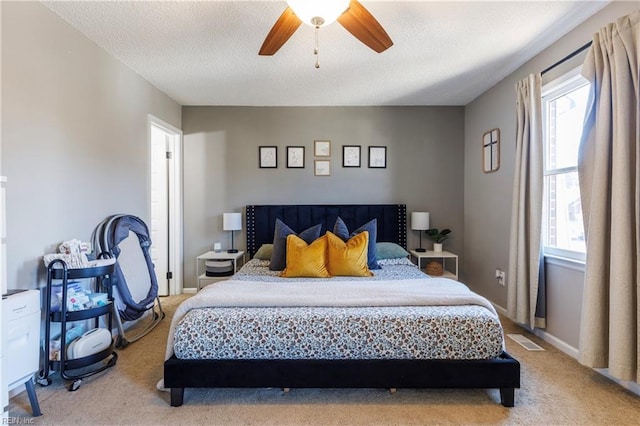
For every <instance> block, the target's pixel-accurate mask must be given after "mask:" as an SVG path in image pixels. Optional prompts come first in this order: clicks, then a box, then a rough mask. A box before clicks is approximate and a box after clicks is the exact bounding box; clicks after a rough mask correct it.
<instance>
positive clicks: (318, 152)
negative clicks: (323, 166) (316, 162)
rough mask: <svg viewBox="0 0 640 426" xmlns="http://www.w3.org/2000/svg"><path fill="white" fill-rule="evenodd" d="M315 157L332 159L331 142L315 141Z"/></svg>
mask: <svg viewBox="0 0 640 426" xmlns="http://www.w3.org/2000/svg"><path fill="white" fill-rule="evenodd" d="M313 155H315V156H316V157H331V141H313Z"/></svg>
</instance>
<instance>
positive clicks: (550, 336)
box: [533, 328, 579, 359]
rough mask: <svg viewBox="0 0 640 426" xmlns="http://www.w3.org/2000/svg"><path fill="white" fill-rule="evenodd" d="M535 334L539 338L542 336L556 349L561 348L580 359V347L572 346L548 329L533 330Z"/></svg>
mask: <svg viewBox="0 0 640 426" xmlns="http://www.w3.org/2000/svg"><path fill="white" fill-rule="evenodd" d="M533 334H535V335H536V336H538V337H539V338H541V339H542V340H544V341H545V342H547V343H549V344H550V345H551V346H554V347H555V348H556V349H559V350H561V351H562V352H564V353H565V354H567V355H569V356H570V357H572V358H575V359H578V354H579V351H578V349H576V348H574V347H573V346H571V345H570V344H568V343H566V342H564V341H562V340H560V339H558V338H557V337H556V336H554V335H553V334H549V333H547V332H546V331H544V330H540V329H538V328H536V329H535V330H533Z"/></svg>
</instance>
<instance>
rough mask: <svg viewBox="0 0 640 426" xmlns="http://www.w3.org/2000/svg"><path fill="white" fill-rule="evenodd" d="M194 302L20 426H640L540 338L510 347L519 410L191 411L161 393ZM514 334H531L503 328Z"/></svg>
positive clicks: (266, 404)
mask: <svg viewBox="0 0 640 426" xmlns="http://www.w3.org/2000/svg"><path fill="white" fill-rule="evenodd" d="M186 297H187V296H185V295H183V296H173V297H168V298H163V308H164V309H165V311H166V312H167V318H166V319H165V320H164V321H163V322H162V323H161V325H160V326H158V327H157V328H156V329H155V330H154V331H153V332H152V333H151V334H149V335H147V336H145V337H144V338H143V339H141V340H139V341H138V342H135V343H132V344H131V345H130V346H128V347H127V348H125V349H121V350H118V354H119V359H118V363H117V365H116V366H115V367H114V368H111V369H108V370H107V371H105V372H103V373H100V374H98V375H95V376H92V377H89V378H86V379H84V380H83V383H82V386H81V387H80V389H78V390H77V391H76V392H68V391H67V390H66V389H65V387H64V386H65V384H66V383H64V381H63V380H61V379H60V377H59V375H58V374H54V375H52V376H51V377H52V379H53V383H52V384H51V385H50V386H48V387H41V386H39V385H36V392H37V394H38V398H39V400H40V406H41V409H42V413H43V415H42V416H41V417H38V418H35V419H31V418H30V414H31V408H30V405H29V400H28V398H27V395H26V392H23V393H21V394H19V395H17V396H15V397H14V398H12V399H11V401H10V405H9V416H10V419H9V421H10V422H11V423H12V424H30V423H31V421H32V420H34V422H33V423H34V424H42V425H45V424H52V425H75V424H77V425H88V424H96V425H116V424H122V425H128V424H148V425H160V424H167V425H177V424H179V425H191V424H194V425H197V424H214V425H257V424H281V425H409V424H414V425H417V424H531V425H551V424H553V425H560V424H566V425H623V424H629V425H631V424H635V425H637V424H640V397H638V396H637V395H634V394H633V393H631V392H629V391H627V390H625V389H624V388H622V387H621V386H619V385H617V384H615V383H613V382H611V381H609V380H607V379H606V378H604V377H602V376H601V375H600V374H598V373H596V372H594V371H592V370H590V369H588V368H585V367H582V366H580V365H579V364H578V363H577V362H576V361H575V360H573V359H572V358H571V357H569V356H567V355H565V354H563V353H561V352H559V351H558V350H556V349H555V348H553V347H551V346H549V345H548V344H546V343H545V342H543V341H541V340H539V339H538V338H536V337H535V336H532V335H530V334H527V336H528V337H529V338H530V339H531V340H533V341H535V342H536V343H538V344H539V345H541V346H542V347H544V348H545V349H546V351H544V352H529V351H527V350H525V349H524V348H522V347H521V346H519V345H518V344H517V343H515V342H513V341H512V340H511V339H506V340H507V341H506V344H507V350H508V352H509V353H510V354H511V355H512V356H513V357H515V358H516V359H518V360H519V361H520V363H521V365H522V374H521V382H522V388H521V389H519V390H517V391H516V406H515V407H514V408H505V407H503V406H501V405H500V404H499V395H498V391H497V390H493V389H491V390H484V389H478V390H414V389H399V390H398V392H396V393H394V394H390V393H389V392H388V391H386V390H384V389H292V390H291V391H290V392H289V393H286V394H284V393H283V392H282V391H281V390H280V389H187V390H186V391H185V404H184V405H183V406H182V407H171V406H170V405H169V394H168V393H166V392H159V391H157V390H156V383H157V381H158V380H159V379H160V378H161V377H162V361H163V358H164V351H165V340H166V336H167V332H168V327H169V323H170V318H171V315H172V314H173V312H174V311H175V308H176V306H177V304H178V303H179V302H180V301H182V300H184V298H186ZM504 326H505V330H506V332H508V333H523V334H526V332H525V331H524V330H522V329H521V328H519V327H517V326H515V325H514V324H513V323H511V322H510V321H508V320H504Z"/></svg>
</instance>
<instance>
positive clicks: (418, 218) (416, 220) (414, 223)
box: [411, 212, 429, 252]
mask: <svg viewBox="0 0 640 426" xmlns="http://www.w3.org/2000/svg"><path fill="white" fill-rule="evenodd" d="M411 229H413V230H414V231H418V233H419V234H420V247H419V248H417V249H416V251H418V252H425V251H427V250H426V249H423V248H422V231H426V230H427V229H429V213H428V212H411Z"/></svg>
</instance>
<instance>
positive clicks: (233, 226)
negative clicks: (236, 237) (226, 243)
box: [222, 213, 242, 253]
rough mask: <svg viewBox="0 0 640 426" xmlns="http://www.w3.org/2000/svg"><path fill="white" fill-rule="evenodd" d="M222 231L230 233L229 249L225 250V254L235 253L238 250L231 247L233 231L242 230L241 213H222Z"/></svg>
mask: <svg viewBox="0 0 640 426" xmlns="http://www.w3.org/2000/svg"><path fill="white" fill-rule="evenodd" d="M222 229H223V230H225V231H231V248H230V249H229V250H227V253H237V252H238V249H236V248H234V246H233V231H240V230H241V229H242V213H223V215H222Z"/></svg>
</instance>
